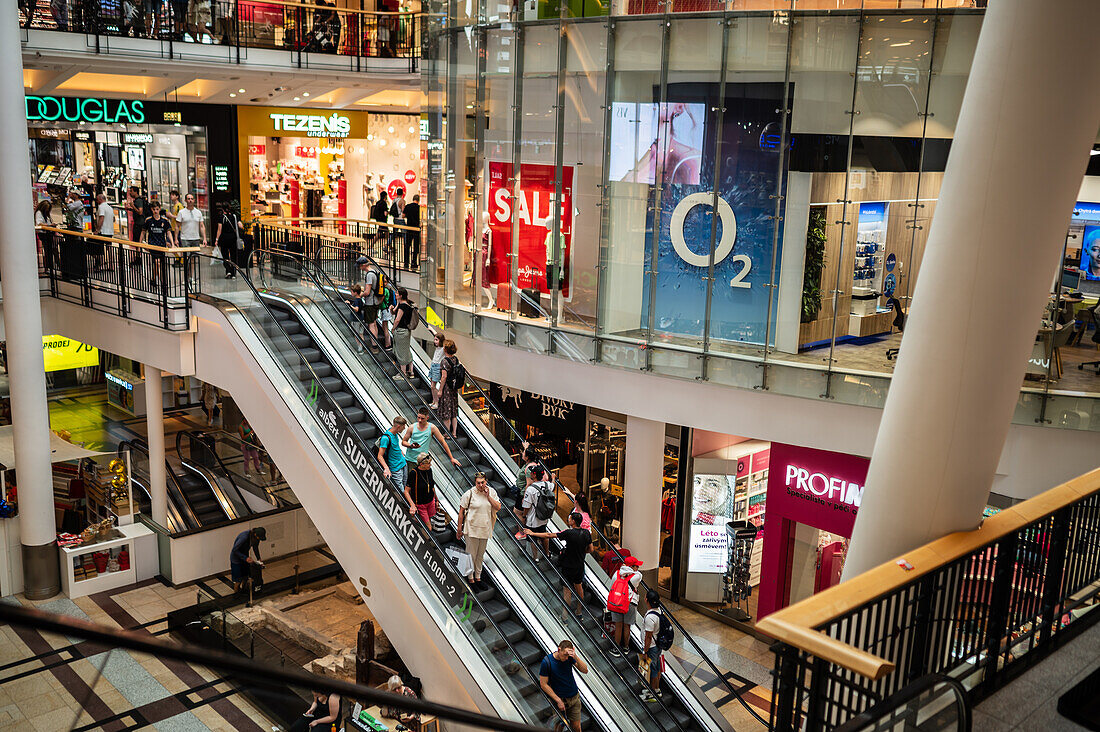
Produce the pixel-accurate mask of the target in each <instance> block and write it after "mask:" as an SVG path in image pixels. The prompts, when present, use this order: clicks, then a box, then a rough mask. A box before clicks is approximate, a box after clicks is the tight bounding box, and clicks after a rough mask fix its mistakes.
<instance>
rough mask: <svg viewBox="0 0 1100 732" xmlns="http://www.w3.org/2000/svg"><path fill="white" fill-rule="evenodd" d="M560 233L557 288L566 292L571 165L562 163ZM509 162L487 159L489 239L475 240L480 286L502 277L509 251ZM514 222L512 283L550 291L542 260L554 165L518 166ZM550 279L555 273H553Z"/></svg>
mask: <svg viewBox="0 0 1100 732" xmlns="http://www.w3.org/2000/svg"><path fill="white" fill-rule="evenodd" d="M561 174H562V184H561V185H562V202H561V208H560V211H561V235H560V237H559V239H558V247H559V249H560V250H561V252H560V254H559V255H558V262H559V266H560V267H561V268H562V271H561V278H560V281H561V292H562V296H563V297H565V298H567V299H568V298H569V297H570V275H571V272H572V261H573V260H572V258H573V216H572V212H573V168H572V166H563V167H562V171H561ZM511 177H512V164H511V163H497V162H490V163H489V206H488V210H489V234H490V236H489V239H488V241H486V240H485V237H484V232H483V233H482V237H481V239H480V240H479V241H480V242H481V246H482V256H483V257H485V266H484V267H483V269H482V275H481V278H482V286H483V287H491V286H495V285H496V284H497V283H501V282H507V281H508V280H509V277H510V274H511V272H510V269H511V265H510V263H511V258H510V256H509V255H510V254H511V251H512V220H513V217H512V213H513V211H512V204H513V201H512V199H511V190H510V187H509V179H510V178H511ZM515 205H516V216H515V218H516V221H517V224H518V226H519V262H518V276H517V283H516V286H517V287H519V288H520V289H522V290H530V289H537V290H538V291H539V292H550V286H549V284H548V282H547V276H546V275H547V272H546V269H547V264H548V263H550V262H552V261H553V227H554V166H553V165H536V164H534V163H523V164H522V165H521V166H520V196H519V198H517V199H516V200H515ZM554 279H555V282H556V281H557V278H556V277H555V278H554Z"/></svg>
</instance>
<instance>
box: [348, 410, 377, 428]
mask: <svg viewBox="0 0 1100 732" xmlns="http://www.w3.org/2000/svg"><path fill="white" fill-rule="evenodd" d="M344 416H345V417H346V418H347V420H348V422H350V423H351V424H360V423H364V424H369V423H365V422H364V420H365V419H366V418H367V413H366V412H364V411H363V408H362V407H358V406H351V407H344ZM371 426H372V427H373V426H374V425H371Z"/></svg>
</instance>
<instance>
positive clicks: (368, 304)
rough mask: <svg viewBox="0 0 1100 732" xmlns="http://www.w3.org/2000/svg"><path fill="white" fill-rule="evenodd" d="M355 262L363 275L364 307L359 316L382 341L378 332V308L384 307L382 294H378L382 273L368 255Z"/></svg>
mask: <svg viewBox="0 0 1100 732" xmlns="http://www.w3.org/2000/svg"><path fill="white" fill-rule="evenodd" d="M355 263H356V264H357V265H359V271H360V272H361V273H362V276H363V294H362V298H363V307H362V311H361V312H360V313H359V316H360V317H361V318H362V319H363V322H364V323H366V324H367V327H368V328H370V332H371V333H373V334H374V337H375V339H376V340H378V341H379V342H381V338H380V337H379V332H378V310H379V308H381V307H382V296H381V295H379V294H378V285H379V278H380V277H381V274H379V272H378V270H377V269H376V268H374V267H372V266H370V259H368V258H367V257H362V256H361V257H359V258H358V259H356V260H355Z"/></svg>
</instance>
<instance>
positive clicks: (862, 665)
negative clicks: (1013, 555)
mask: <svg viewBox="0 0 1100 732" xmlns="http://www.w3.org/2000/svg"><path fill="white" fill-rule="evenodd" d="M1098 492H1100V468H1096V469H1095V470H1092V471H1090V472H1088V473H1085V474H1084V475H1081V476H1079V477H1077V478H1074V479H1073V480H1071V481H1068V482H1066V483H1063V484H1061V485H1059V486H1055V487H1054V488H1051V489H1050V490H1048V491H1045V492H1043V493H1040V494H1039V495H1037V496H1035V497H1034V498H1029V499H1028V500H1026V501H1024V502H1022V503H1018V504H1016V505H1015V506H1011V507H1010V508H1006V509H1004V510H1003V511H1000V512H999V513H996V514H994V515H993V516H990V517H989V518H987V519H985V520H984V521H983V522H982V524H981V525H980V526H979V527H978V528H976V529H974V530H973V531H958V532H955V533H953V534H948V535H947V536H944V537H942V538H940V539H936V540H935V541H933V542H931V543H929V544H925V545H924V546H922V547H918V548H916V549H914V550H913V551H911V552H906V553H905V554H904V555H902V556H900V557H896V558H895V559H892V560H890V561H889V562H884V563H883V564H880V565H879V566H877V567H875V568H874V569H870V570H868V571H866V572H864V573H863V574H861V575H859V576H858V577H853V578H852V579H850V580H847V581H845V582H842V583H840V584H839V585H834V586H833V587H830V588H829V589H827V590H823V591H821V592H819V593H817V594H816V595H811V596H810V597H807V598H806V599H805V600H802V601H800V602H796V603H795V604H793V605H790V606H789V607H785V608H783V609H782V610H778V611H776V612H774V613H772V614H771V615H769V616H768V617H766V618H764V619H763V620H761V621H760V622H758V623H757V624H756V630H758V631H760V632H761V633H765V634H767V635H769V636H771V637H772V638H775V639H776V640H778V641H782V642H783V643H786V644H788V645H791V646H794V647H795V648H800V649H802V650H804V651H807V652H808V653H812V654H813V655H814V656H816V657H818V658H820V659H823V660H825V661H828V662H830V663H835V664H836V665H838V666H841V667H843V668H846V669H848V670H850V671H854V672H856V673H858V674H860V675H862V676H865V677H867V678H869V679H875V680H877V679H880V678H882V677H883V676H886V675H887V674H889V673H890V672H892V671H893V669H894V665H893V663H891V662H890V661H887V660H886V659H883V658H879V657H878V656H875V655H873V654H870V653H867V652H866V651H863V650H860V649H859V648H856V647H854V646H851V645H849V644H847V643H844V642H842V641H839V640H836V639H835V638H832V637H830V636H828V635H826V634H825V633H823V632H821V631H819V630H817V628H819V627H821V626H823V625H825V624H826V623H829V622H830V621H832V620H835V619H836V618H839V617H840V616H842V615H845V614H847V613H849V612H851V611H853V610H855V609H856V608H859V607H861V606H863V605H866V604H868V603H870V602H873V601H874V600H876V599H878V598H879V597H882V596H883V595H887V594H889V593H891V592H893V591H894V590H896V589H897V588H899V587H901V586H903V585H906V584H909V583H911V582H913V581H914V580H916V579H918V578H920V577H923V576H924V575H926V574H929V573H931V572H934V571H936V570H937V569H940V568H941V567H944V566H946V565H948V564H950V563H952V562H954V561H956V560H958V559H960V558H962V557H965V556H967V555H968V554H971V553H973V552H974V551H976V550H978V549H981V548H982V547H983V546H987V545H989V544H992V543H993V542H995V541H997V540H998V539H1001V538H1003V537H1005V536H1008V535H1009V534H1011V533H1013V532H1015V531H1019V530H1020V529H1022V528H1023V527H1025V526H1027V525H1028V524H1032V523H1034V522H1036V521H1038V520H1040V519H1043V518H1045V517H1047V516H1050V515H1051V514H1053V513H1054V512H1056V511H1058V510H1060V509H1062V508H1064V507H1066V506H1068V505H1070V504H1073V503H1076V502H1077V501H1080V500H1081V499H1083V498H1086V497H1088V496H1090V495H1092V494H1095V493H1098ZM902 559H904V560H905V561H906V562H907V563H908V564H909V565H911V566H912V567H913V568H912V569H904V568H903V567H902V566H901V565H899V564H898V561H900V560H902Z"/></svg>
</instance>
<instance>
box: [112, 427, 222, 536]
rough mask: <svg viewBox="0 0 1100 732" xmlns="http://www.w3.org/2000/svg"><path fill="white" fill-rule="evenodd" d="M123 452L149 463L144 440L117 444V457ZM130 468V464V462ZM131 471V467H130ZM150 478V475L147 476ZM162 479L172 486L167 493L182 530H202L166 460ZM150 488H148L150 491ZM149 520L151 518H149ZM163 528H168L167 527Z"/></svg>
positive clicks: (147, 450)
mask: <svg viewBox="0 0 1100 732" xmlns="http://www.w3.org/2000/svg"><path fill="white" fill-rule="evenodd" d="M124 449H125V450H130V451H136V452H140V453H143V454H144V455H145V462H147V463H148V462H149V461H150V457H149V445H148V443H146V442H145V440H143V439H141V438H140V437H138V438H134V439H132V440H123V441H122V442H120V443H118V455H119V457H122V453H123V452H124ZM131 466H132V462H131ZM131 469H132V467H131ZM149 477H150V478H151V477H152V476H151V475H150V476H149ZM164 478H165V482H167V483H170V484H171V485H172V490H171V491H168V495H169V496H171V497H172V499H173V500H172V503H173V504H175V509H176V513H178V514H179V515H180V520H181V521H182V522H183V524H184V526H183V528H184V530H187V529H201V528H203V525H202V522H201V521H199V517H198V516H197V515H196V514H195V510H194V509H193V508H192V507H191V504H190V502H188V500H187V496H185V495H184V494H183V489H181V488H180V484H179V481H178V480H176V473H175V471H173V470H172V466H171V465H169V464H168V460H165V461H164ZM151 488H152V486H150V489H151ZM177 496H178V498H177ZM152 500H153V496H152V491H151V490H150V494H149V501H150V504H149V508H150V510H151V509H152V507H153V505H152ZM181 509H182V510H181ZM150 518H152V517H151V516H150ZM165 528H168V527H167V526H166V527H165Z"/></svg>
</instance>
